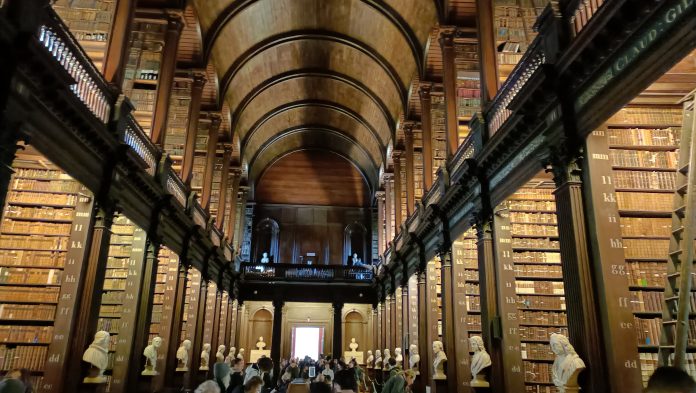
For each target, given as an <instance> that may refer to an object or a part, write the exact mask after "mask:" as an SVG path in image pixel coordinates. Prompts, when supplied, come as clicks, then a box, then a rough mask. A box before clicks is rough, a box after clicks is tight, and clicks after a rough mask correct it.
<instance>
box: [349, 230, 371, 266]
mask: <svg viewBox="0 0 696 393" xmlns="http://www.w3.org/2000/svg"><path fill="white" fill-rule="evenodd" d="M343 244H344V246H343V255H345V259H344V260H345V261H346V263H347V264H351V263H352V257H353V254H358V258H360V259H361V260H362V263H365V264H370V263H371V262H368V261H371V259H372V257H371V256H369V255H368V252H367V229H366V228H365V226H364V225H363V224H361V223H359V222H354V223H352V224H349V225H347V226H346V229H345V231H344V240H343Z"/></svg>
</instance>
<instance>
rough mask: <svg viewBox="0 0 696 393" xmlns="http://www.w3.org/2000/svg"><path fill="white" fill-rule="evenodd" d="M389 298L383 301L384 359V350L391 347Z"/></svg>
mask: <svg viewBox="0 0 696 393" xmlns="http://www.w3.org/2000/svg"><path fill="white" fill-rule="evenodd" d="M388 310H389V297H388V296H386V297H385V298H384V299H383V300H382V310H381V311H382V312H381V314H382V348H381V349H382V356H383V357H384V350H385V349H387V348H388V347H389V313H388Z"/></svg>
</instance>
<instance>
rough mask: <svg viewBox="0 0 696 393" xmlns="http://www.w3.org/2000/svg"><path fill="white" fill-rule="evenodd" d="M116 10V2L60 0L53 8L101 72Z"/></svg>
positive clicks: (104, 0)
mask: <svg viewBox="0 0 696 393" xmlns="http://www.w3.org/2000/svg"><path fill="white" fill-rule="evenodd" d="M115 8H116V0H57V1H56V2H55V3H54V4H53V9H54V10H55V11H56V13H57V14H58V15H59V16H60V18H61V19H62V20H63V22H65V24H66V25H67V26H68V29H69V30H70V33H72V35H74V36H75V38H77V41H78V42H79V44H80V46H82V48H83V49H84V50H85V52H86V53H87V55H88V56H89V58H90V59H91V60H92V62H93V63H94V65H95V66H96V67H97V69H98V70H102V69H103V64H104V57H105V56H106V49H107V46H108V43H109V36H110V34H111V24H112V21H113V18H114V9H115Z"/></svg>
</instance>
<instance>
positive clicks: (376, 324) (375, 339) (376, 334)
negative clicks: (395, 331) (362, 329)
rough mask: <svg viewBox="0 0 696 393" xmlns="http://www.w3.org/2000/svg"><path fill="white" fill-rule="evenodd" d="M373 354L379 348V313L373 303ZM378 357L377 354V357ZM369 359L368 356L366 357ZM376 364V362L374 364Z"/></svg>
mask: <svg viewBox="0 0 696 393" xmlns="http://www.w3.org/2000/svg"><path fill="white" fill-rule="evenodd" d="M371 343H372V346H371V347H370V348H372V354H373V355H374V354H375V350H377V349H379V314H378V313H377V305H376V304H373V305H372V340H371ZM376 358H377V357H376V356H375V359H376ZM365 359H367V358H365ZM372 365H373V366H374V363H373V364H372Z"/></svg>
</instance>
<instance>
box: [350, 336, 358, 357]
mask: <svg viewBox="0 0 696 393" xmlns="http://www.w3.org/2000/svg"><path fill="white" fill-rule="evenodd" d="M348 348H350V351H351V352H352V353H355V352H358V343H356V342H355V337H353V338H351V339H350V344H348Z"/></svg>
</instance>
